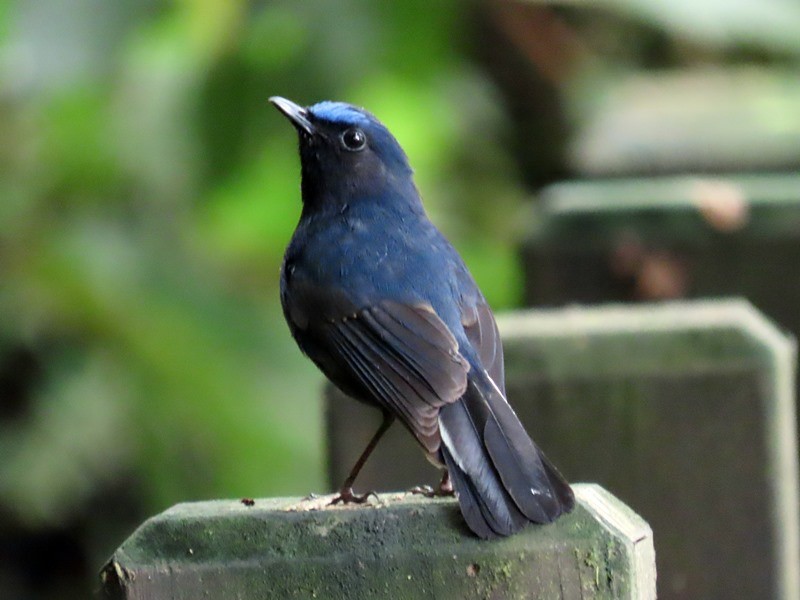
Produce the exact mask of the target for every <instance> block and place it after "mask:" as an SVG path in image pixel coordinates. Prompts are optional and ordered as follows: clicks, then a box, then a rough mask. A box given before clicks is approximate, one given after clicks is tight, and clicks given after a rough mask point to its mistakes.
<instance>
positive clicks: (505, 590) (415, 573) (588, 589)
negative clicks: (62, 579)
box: [101, 484, 655, 600]
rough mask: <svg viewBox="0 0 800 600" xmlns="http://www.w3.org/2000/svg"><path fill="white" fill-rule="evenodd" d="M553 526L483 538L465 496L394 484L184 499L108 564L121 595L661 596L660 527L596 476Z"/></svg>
mask: <svg viewBox="0 0 800 600" xmlns="http://www.w3.org/2000/svg"><path fill="white" fill-rule="evenodd" d="M576 493H577V497H578V506H577V507H576V509H575V511H574V512H573V513H571V514H570V515H567V516H565V517H563V518H561V519H559V520H558V521H557V522H556V523H555V524H553V525H547V526H540V527H536V526H531V527H528V528H527V529H525V530H524V531H522V532H521V533H520V534H518V535H516V536H512V537H511V538H507V539H503V540H496V541H488V542H487V541H482V540H479V539H477V538H475V537H474V536H473V535H471V534H470V533H469V532H468V531H467V530H466V529H465V527H464V526H462V525H461V521H460V515H459V513H458V507H457V505H456V502H455V500H453V499H438V500H429V499H426V498H421V497H419V496H410V495H406V494H391V495H385V496H384V497H383V501H382V502H379V503H378V504H377V505H362V506H348V507H327V508H323V507H324V504H325V503H326V502H327V501H329V500H330V497H326V498H321V499H315V500H306V501H301V500H298V499H268V500H256V501H255V503H254V504H253V505H252V506H247V505H245V504H243V503H242V502H239V501H212V502H197V503H191V504H179V505H177V506H175V507H173V508H171V509H169V510H168V511H166V512H164V513H162V514H160V515H158V516H156V517H153V518H152V519H150V520H149V521H147V522H145V523H144V524H143V525H142V526H141V527H140V528H139V529H138V530H137V531H136V532H135V533H134V534H133V535H132V536H131V537H130V538H129V539H128V540H127V541H126V542H125V543H123V544H122V546H121V547H120V548H119V549H118V550H117V551H116V552H115V553H114V556H113V557H112V558H111V560H110V561H109V562H108V564H107V565H106V566H105V567H104V569H103V571H102V573H101V580H102V588H103V592H102V593H103V594H104V595H105V597H107V598H113V599H117V600H121V599H126V600H134V599H135V600H145V599H147V600H156V599H157V600H198V599H201V598H213V599H215V600H229V599H230V600H234V599H236V600H251V599H252V600H256V599H258V600H264V599H268V598H280V599H283V598H320V599H322V598H329V599H342V600H345V599H346V600H352V599H356V598H358V599H365V598H392V599H402V598H413V599H419V598H436V599H442V598H444V599H447V598H454V599H455V598H458V599H459V600H461V599H471V598H476V599H477V598H498V599H505V598H508V599H512V598H513V599H517V598H519V599H522V598H537V599H542V600H545V599H553V600H556V599H563V600H572V599H576V598H584V599H590V598H597V599H600V598H602V599H617V598H619V599H623V598H624V599H628V600H654V599H655V557H654V551H653V539H652V532H651V530H650V528H649V526H648V525H647V523H645V522H644V521H643V520H642V519H641V518H640V517H638V516H637V515H636V514H635V513H634V512H633V511H631V510H630V509H629V508H628V507H626V506H625V505H623V504H622V503H621V502H620V501H619V500H617V499H616V498H614V497H613V496H612V495H611V494H609V493H608V492H606V491H605V490H603V489H602V488H601V487H599V486H597V485H591V484H581V485H578V486H576Z"/></svg>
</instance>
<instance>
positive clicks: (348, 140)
mask: <svg viewBox="0 0 800 600" xmlns="http://www.w3.org/2000/svg"><path fill="white" fill-rule="evenodd" d="M342 144H344V147H345V148H347V149H348V150H351V151H353V152H356V151H358V150H363V149H364V146H366V145H367V136H366V135H364V132H363V131H361V130H360V129H359V128H358V127H352V128H350V129H348V130H347V131H345V132H344V133H343V134H342Z"/></svg>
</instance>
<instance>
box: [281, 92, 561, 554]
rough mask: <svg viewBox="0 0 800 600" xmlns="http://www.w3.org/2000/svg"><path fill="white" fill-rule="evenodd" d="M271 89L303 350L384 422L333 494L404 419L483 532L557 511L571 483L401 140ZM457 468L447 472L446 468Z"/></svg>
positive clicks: (363, 114) (284, 288)
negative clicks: (510, 384)
mask: <svg viewBox="0 0 800 600" xmlns="http://www.w3.org/2000/svg"><path fill="white" fill-rule="evenodd" d="M270 101H271V102H272V103H273V104H274V105H275V107H276V108H277V109H278V110H279V111H281V112H282V113H283V114H284V115H285V116H286V117H287V118H288V119H289V120H290V121H291V122H292V124H293V125H294V126H295V128H296V129H297V131H298V134H299V142H300V144H299V145H300V163H301V190H302V200H303V207H302V212H301V216H300V222H299V223H298V225H297V229H296V230H295V232H294V235H293V237H292V240H291V242H290V243H289V246H288V248H287V250H286V254H285V257H284V262H283V266H282V269H281V302H282V305H283V311H284V315H285V317H286V321H287V322H288V324H289V328H290V330H291V333H292V335H293V337H294V339H295V340H296V341H297V344H298V345H299V346H300V349H301V350H302V351H303V353H304V354H306V355H307V356H308V357H309V358H310V359H311V360H312V361H313V362H314V363H315V364H316V365H317V366H318V367H319V368H320V369H321V370H322V372H323V373H324V374H325V375H326V376H327V377H328V378H329V379H330V380H331V381H332V382H333V383H334V384H335V385H336V386H337V387H339V388H340V389H341V390H342V391H343V392H344V393H345V394H347V395H349V396H351V397H353V398H355V399H357V400H360V401H362V402H366V403H368V404H371V405H373V406H376V407H378V408H379V409H380V410H381V411H382V412H383V416H384V418H383V422H382V424H381V426H380V428H379V429H378V431H377V432H376V433H375V435H374V436H373V438H372V439H371V440H370V442H369V444H368V446H367V447H366V449H365V450H364V452H363V453H362V455H361V456H360V457H359V459H358V461H357V462H356V464H355V466H354V467H353V470H352V471H351V473H350V475H349V477H348V478H347V480H346V481H345V482H344V484H343V485H342V487H341V489H340V490H339V494H338V495H337V496H336V498H335V500H334V502H363V501H364V500H365V499H366V496H367V495H366V494H365V495H356V494H354V493H353V489H352V487H353V483H354V481H355V479H356V476H357V475H358V472H359V471H360V469H361V467H362V466H363V465H364V462H365V461H366V460H367V457H368V456H369V454H370V453H371V452H372V450H373V449H374V448H375V446H376V445H377V443H378V441H379V440H380V438H381V436H382V435H383V434H384V433H385V432H386V430H387V429H388V428H389V427H390V425H391V424H392V422H393V421H394V419H395V418H397V419H399V420H400V421H401V422H402V423H403V425H405V427H406V428H407V429H408V430H409V431H410V432H411V434H412V435H413V436H414V437H415V438H416V440H417V442H418V443H419V445H420V446H422V449H423V450H424V451H425V453H426V454H427V456H428V458H429V460H430V461H431V462H433V463H434V464H436V465H438V466H440V467H444V468H445V469H446V472H445V477H444V478H443V480H442V484H440V490H439V491H440V492H441V493H447V492H450V493H452V491H453V489H454V490H455V493H456V494H457V496H458V500H459V506H460V508H461V513H462V514H463V516H464V520H465V521H466V523H467V525H468V526H469V528H470V529H471V530H472V531H473V532H474V533H475V534H476V535H478V536H479V537H481V538H495V537H498V536H507V535H511V534H513V533H515V532H517V531H519V530H520V529H521V528H522V527H523V526H524V525H526V524H527V523H528V522H534V523H549V522H552V521H553V520H555V519H556V518H557V517H558V516H559V515H561V514H562V513H565V512H568V511H570V510H571V509H572V508H573V506H574V502H575V501H574V496H573V493H572V489H571V488H570V486H569V484H567V482H566V481H565V480H564V478H563V477H562V476H561V475H560V474H559V473H558V471H557V470H556V469H555V467H553V465H552V464H551V463H550V462H549V461H548V460H547V458H546V457H545V456H544V454H542V452H541V451H540V450H539V449H538V448H537V446H536V445H535V444H534V443H533V441H531V439H530V437H529V436H528V434H527V433H526V432H525V430H524V428H523V427H522V425H521V424H520V422H519V419H518V418H517V416H516V414H514V411H513V410H512V409H511V406H509V404H508V402H507V401H506V398H505V383H504V373H503V349H502V346H501V343H500V337H499V335H498V331H497V325H496V324H495V320H494V316H493V315H492V311H491V310H490V308H489V306H488V304H487V303H486V300H485V299H484V297H483V295H482V294H481V291H480V290H479V289H478V286H477V285H476V284H475V281H474V280H473V278H472V276H471V275H470V273H469V271H468V270H467V267H466V266H465V265H464V262H463V261H462V259H461V257H460V256H459V255H458V253H457V252H456V250H455V249H454V248H453V246H451V245H450V243H449V242H448V241H447V240H446V239H445V237H444V236H443V235H442V234H441V233H440V232H439V230H438V229H437V228H436V227H435V226H434V225H433V223H431V222H430V220H428V217H427V215H426V214H425V210H424V208H423V206H422V200H421V199H420V195H419V192H418V191H417V188H416V186H415V184H414V180H413V176H412V170H411V167H410V166H409V163H408V158H407V157H406V154H405V152H403V149H402V148H401V147H400V144H399V143H398V142H397V140H396V139H395V138H394V136H393V135H392V134H391V133H390V132H389V130H388V129H386V127H384V126H383V125H382V124H381V123H380V122H379V121H378V120H377V119H376V118H375V117H374V116H373V115H371V114H370V113H368V112H367V111H365V110H363V109H361V108H357V107H355V106H352V105H350V104H345V103H341V102H320V103H318V104H314V105H313V106H309V107H306V108H303V107H301V106H298V105H297V104H295V103H293V102H291V101H289V100H286V99H285V98H280V97H273V98H270ZM448 476H449V479H448Z"/></svg>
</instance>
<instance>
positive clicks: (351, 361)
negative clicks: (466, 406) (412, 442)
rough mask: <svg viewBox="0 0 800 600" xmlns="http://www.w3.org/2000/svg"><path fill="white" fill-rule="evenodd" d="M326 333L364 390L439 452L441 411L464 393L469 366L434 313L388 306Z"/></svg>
mask: <svg viewBox="0 0 800 600" xmlns="http://www.w3.org/2000/svg"><path fill="white" fill-rule="evenodd" d="M325 329H326V330H327V331H326V334H327V337H328V339H329V344H330V348H331V349H332V350H334V351H335V352H336V353H338V354H339V356H340V358H341V359H342V360H343V361H344V362H346V363H347V365H348V366H349V367H350V370H351V371H352V373H353V374H354V375H355V377H356V379H357V380H358V381H359V382H360V383H361V385H363V386H364V387H365V388H366V389H367V390H368V391H369V392H370V394H371V395H372V396H373V397H374V398H375V400H377V401H378V402H379V403H381V404H382V405H383V406H384V407H385V408H386V409H387V410H389V411H391V412H392V413H394V414H396V415H397V416H398V417H400V419H401V420H402V421H403V422H404V423H405V424H406V426H407V427H408V428H409V429H410V430H411V431H412V433H414V435H415V436H416V438H417V439H418V440H419V442H420V443H421V444H422V445H423V447H425V449H426V450H427V451H428V452H431V453H433V452H436V451H437V450H438V448H439V443H440V438H439V428H438V420H437V417H438V413H439V408H440V407H441V406H443V405H445V404H448V403H450V402H455V401H456V400H457V399H458V398H460V397H461V395H462V394H463V393H464V391H465V390H466V387H467V372H468V371H469V363H468V362H467V361H466V360H465V359H464V357H462V356H461V355H460V354H459V351H458V343H457V342H456V339H455V338H454V337H453V334H452V333H451V332H450V330H449V329H448V328H447V326H446V325H445V324H444V322H443V321H442V320H441V319H440V318H439V317H438V316H437V315H436V313H435V312H434V310H433V309H432V308H431V307H430V306H429V305H415V306H409V305H406V304H400V303H397V302H392V301H383V302H380V303H378V304H375V305H373V306H369V307H366V308H363V309H361V310H360V311H358V312H356V313H355V314H354V315H351V316H350V317H345V318H340V319H335V320H329V321H328V322H327V324H326V327H325Z"/></svg>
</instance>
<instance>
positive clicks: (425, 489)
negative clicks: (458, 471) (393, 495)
mask: <svg viewBox="0 0 800 600" xmlns="http://www.w3.org/2000/svg"><path fill="white" fill-rule="evenodd" d="M409 492H411V493H412V494H421V495H423V496H425V497H426V498H444V497H446V496H455V491H454V490H453V482H452V481H450V473H449V472H448V471H447V469H445V470H444V475H442V480H441V481H440V482H439V487H437V488H436V489H435V490H434V489H433V488H432V487H431V486H429V485H418V486H417V487H414V488H411V489H410V490H409Z"/></svg>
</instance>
